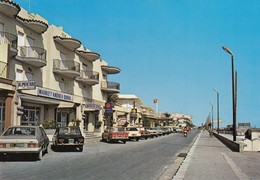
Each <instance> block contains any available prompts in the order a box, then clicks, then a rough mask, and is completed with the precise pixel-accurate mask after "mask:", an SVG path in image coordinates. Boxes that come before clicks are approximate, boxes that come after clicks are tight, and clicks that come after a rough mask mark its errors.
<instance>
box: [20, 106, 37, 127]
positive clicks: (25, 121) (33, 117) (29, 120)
mask: <svg viewBox="0 0 260 180" xmlns="http://www.w3.org/2000/svg"><path fill="white" fill-rule="evenodd" d="M39 123H40V108H39V107H30V106H24V110H23V115H22V119H21V125H33V126H35V125H39Z"/></svg>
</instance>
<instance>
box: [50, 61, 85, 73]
mask: <svg viewBox="0 0 260 180" xmlns="http://www.w3.org/2000/svg"><path fill="white" fill-rule="evenodd" d="M53 72H54V73H57V74H60V75H62V76H66V77H68V78H75V77H78V76H80V64H79V63H78V62H75V61H73V60H59V59H54V60H53Z"/></svg>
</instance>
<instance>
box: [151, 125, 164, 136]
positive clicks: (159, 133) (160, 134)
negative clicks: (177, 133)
mask: <svg viewBox="0 0 260 180" xmlns="http://www.w3.org/2000/svg"><path fill="white" fill-rule="evenodd" d="M152 129H153V130H155V131H157V134H158V136H162V135H163V130H162V129H161V128H160V127H154V128H152Z"/></svg>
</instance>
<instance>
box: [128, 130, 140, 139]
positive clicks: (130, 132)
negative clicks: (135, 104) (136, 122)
mask: <svg viewBox="0 0 260 180" xmlns="http://www.w3.org/2000/svg"><path fill="white" fill-rule="evenodd" d="M126 131H127V132H128V138H129V139H135V140H136V141H139V139H140V138H141V133H140V132H139V130H138V129H137V128H136V127H127V128H126Z"/></svg>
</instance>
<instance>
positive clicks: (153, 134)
mask: <svg viewBox="0 0 260 180" xmlns="http://www.w3.org/2000/svg"><path fill="white" fill-rule="evenodd" d="M146 130H147V131H149V132H150V134H151V138H154V137H158V136H159V135H158V131H157V130H154V129H153V128H149V127H148V128H146Z"/></svg>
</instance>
